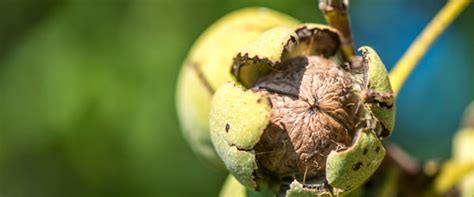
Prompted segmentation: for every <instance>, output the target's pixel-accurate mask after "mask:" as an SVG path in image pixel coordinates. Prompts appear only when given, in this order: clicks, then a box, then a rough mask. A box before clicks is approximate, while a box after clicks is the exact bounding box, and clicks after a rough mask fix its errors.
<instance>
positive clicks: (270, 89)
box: [252, 56, 360, 178]
mask: <svg viewBox="0 0 474 197" xmlns="http://www.w3.org/2000/svg"><path fill="white" fill-rule="evenodd" d="M283 64H284V66H281V67H283V68H285V69H283V70H278V69H277V70H275V71H273V72H272V73H270V74H269V75H267V76H265V77H262V78H260V79H259V80H258V81H257V83H256V84H255V85H254V87H253V88H252V90H253V91H257V92H261V93H263V94H265V95H266V96H268V97H269V98H270V102H271V105H272V111H271V118H270V124H269V126H268V127H267V128H266V130H265V131H264V134H263V135H262V137H261V139H260V141H259V143H258V144H257V145H256V147H255V151H256V155H257V162H258V165H259V169H261V170H263V172H264V173H269V174H272V175H277V176H279V178H282V177H287V176H292V177H298V178H302V177H303V176H306V177H314V176H319V175H322V174H324V169H325V165H326V158H327V156H328V154H329V153H330V152H331V151H332V150H342V149H345V148H347V147H348V146H349V145H350V144H351V142H352V139H353V137H354V131H355V127H356V124H357V122H358V119H359V118H358V117H357V115H356V114H357V113H356V111H357V109H358V107H360V106H359V105H360V104H359V97H358V96H357V95H356V94H355V93H354V92H353V85H354V80H353V77H352V74H351V73H349V72H347V71H346V70H344V69H342V68H341V66H339V65H338V64H336V63H335V62H334V61H332V60H330V59H327V58H324V57H321V56H307V57H298V58H293V59H291V60H289V61H288V62H285V63H283Z"/></svg>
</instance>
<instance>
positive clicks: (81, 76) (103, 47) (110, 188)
mask: <svg viewBox="0 0 474 197" xmlns="http://www.w3.org/2000/svg"><path fill="white" fill-rule="evenodd" d="M365 3H367V4H370V3H368V2H365ZM361 4H362V3H357V5H361ZM246 6H266V7H271V8H273V9H276V10H279V11H282V12H284V13H287V14H290V15H292V16H294V17H296V18H298V19H300V20H302V21H312V22H322V20H321V14H320V13H319V11H317V10H316V8H317V7H316V6H317V4H316V1H315V0H302V1H298V3H295V1H291V0H274V1H268V0H250V1H237V0H224V1H222V0H199V1H198V0H182V1H172V0H137V1H131V0H130V1H126V0H116V1H113V0H98V1H92V0H64V1H60V0H39V1H35V0H31V1H27V0H18V1H15V0H0V195H1V196H7V197H8V196H215V195H216V194H217V193H218V192H219V190H220V187H221V184H222V183H223V181H224V178H225V176H226V172H223V171H218V170H215V169H213V168H212V167H210V166H207V164H206V163H204V162H202V161H199V159H198V158H197V157H196V156H195V155H194V154H193V153H192V152H191V150H190V149H189V147H188V146H187V144H186V143H185V141H184V140H183V138H182V136H181V132H180V129H179V123H178V121H177V118H176V112H175V106H174V95H175V93H174V89H175V81H176V77H177V73H178V71H179V67H180V65H181V63H182V61H183V59H184V57H185V56H186V54H187V51H188V49H189V47H190V46H191V45H192V43H193V41H194V39H196V38H197V36H198V35H199V34H200V33H201V32H202V31H204V29H205V28H206V27H207V26H208V25H209V24H211V23H212V22H213V21H215V20H216V19H218V18H219V17H221V16H223V15H224V14H225V13H227V12H229V11H231V10H235V9H237V8H240V7H246ZM357 8H358V7H357V6H356V9H357ZM359 8H360V6H359ZM470 10H471V11H470V13H473V12H472V9H470ZM382 11H383V10H382ZM356 14H360V13H356ZM469 16H472V14H470V15H469ZM461 17H463V16H461ZM424 22H425V21H424ZM356 35H357V32H356ZM356 40H357V39H356ZM364 44H365V43H364ZM367 44H371V43H367ZM405 47H406V46H405ZM471 48H472V47H471ZM400 50H401V51H403V49H400ZM378 51H380V50H378ZM471 71H472V69H471ZM471 81H472V80H471ZM469 87H471V88H472V86H469ZM472 95H473V94H468V96H471V97H472ZM466 100H469V99H466ZM461 104H462V103H461ZM459 111H462V108H460V109H459ZM404 128H409V127H404ZM453 131H454V130H453ZM395 132H397V131H396V130H395ZM448 151H449V150H448Z"/></svg>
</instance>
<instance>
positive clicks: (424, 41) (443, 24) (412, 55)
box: [390, 0, 471, 95]
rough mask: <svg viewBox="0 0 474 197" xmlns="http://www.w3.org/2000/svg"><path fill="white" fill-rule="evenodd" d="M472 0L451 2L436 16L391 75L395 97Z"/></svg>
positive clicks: (454, 0)
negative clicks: (433, 45) (436, 41)
mask: <svg viewBox="0 0 474 197" xmlns="http://www.w3.org/2000/svg"><path fill="white" fill-rule="evenodd" d="M470 2H471V0H450V1H448V2H447V3H446V5H444V7H443V8H442V9H441V10H440V11H439V12H438V13H437V14H436V16H435V17H434V18H433V19H432V20H431V22H430V23H429V24H428V25H427V26H426V27H425V29H424V30H423V32H421V34H420V35H418V37H417V38H416V40H415V41H414V42H413V43H412V44H411V46H410V48H409V49H408V50H407V51H406V52H405V54H404V55H403V56H402V58H400V60H399V61H398V62H397V64H396V65H395V67H394V68H393V70H392V71H391V73H390V81H391V82H392V88H393V92H394V94H395V95H397V94H398V92H399V91H400V89H401V87H402V86H403V84H404V82H405V81H406V79H407V78H408V76H409V75H410V73H411V72H412V71H413V69H414V68H415V66H416V64H417V63H418V62H419V61H420V59H421V58H422V57H423V55H425V54H426V51H427V50H428V49H429V48H430V46H431V45H432V44H433V42H434V41H435V40H436V39H437V38H438V37H439V35H440V34H441V33H442V32H443V31H444V30H446V28H447V27H448V26H449V24H451V22H452V21H453V20H454V19H455V18H456V17H457V16H458V15H459V14H460V13H461V12H462V11H463V10H464V8H466V7H467V5H468V4H469V3H470Z"/></svg>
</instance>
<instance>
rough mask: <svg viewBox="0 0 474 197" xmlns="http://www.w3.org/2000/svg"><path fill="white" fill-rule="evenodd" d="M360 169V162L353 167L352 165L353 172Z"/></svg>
mask: <svg viewBox="0 0 474 197" xmlns="http://www.w3.org/2000/svg"><path fill="white" fill-rule="evenodd" d="M360 167H362V162H360V161H359V162H357V163H355V164H354V165H352V169H353V170H355V171H357V170H359V169H360Z"/></svg>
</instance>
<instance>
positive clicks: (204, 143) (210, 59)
mask: <svg viewBox="0 0 474 197" xmlns="http://www.w3.org/2000/svg"><path fill="white" fill-rule="evenodd" d="M297 23H298V22H297V21H296V20H295V19H293V18H291V17H289V16H286V15H284V14H281V13H278V12H275V11H272V10H269V9H265V8H246V9H242V10H238V11H235V12H233V13H230V14H228V15H226V16H224V17H223V18H221V19H220V20H219V21H217V22H216V23H215V24H213V25H212V26H210V27H209V28H208V29H207V30H206V31H205V32H204V33H203V34H202V35H201V36H200V37H199V39H198V40H197V41H196V43H195V44H194V46H193V47H192V49H191V51H190V53H189V55H188V57H187V59H186V61H185V62H184V64H183V66H182V69H181V72H180V75H179V78H178V85H177V92H176V100H177V102H176V104H177V111H178V115H179V120H180V123H181V127H182V130H183V133H184V136H185V138H186V139H187V141H188V142H189V144H190V145H191V147H192V148H193V150H194V151H195V152H196V153H198V154H199V155H200V156H203V157H204V158H205V159H206V160H209V161H211V162H212V163H216V164H220V163H221V161H220V159H219V158H218V157H217V155H216V153H215V151H214V148H213V146H212V143H211V139H210V136H209V106H210V102H211V98H212V95H213V94H214V91H215V90H216V89H217V88H218V87H219V86H220V85H221V84H223V83H224V82H226V81H233V80H234V77H233V76H232V75H231V73H230V72H229V71H230V66H231V64H232V58H233V56H234V55H235V53H237V52H238V50H239V49H240V48H242V47H243V46H245V44H247V43H248V42H249V41H250V40H252V39H254V38H255V37H256V36H258V35H259V34H261V33H262V32H264V31H266V30H268V29H270V28H272V27H276V26H295V25H296V24H297Z"/></svg>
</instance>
